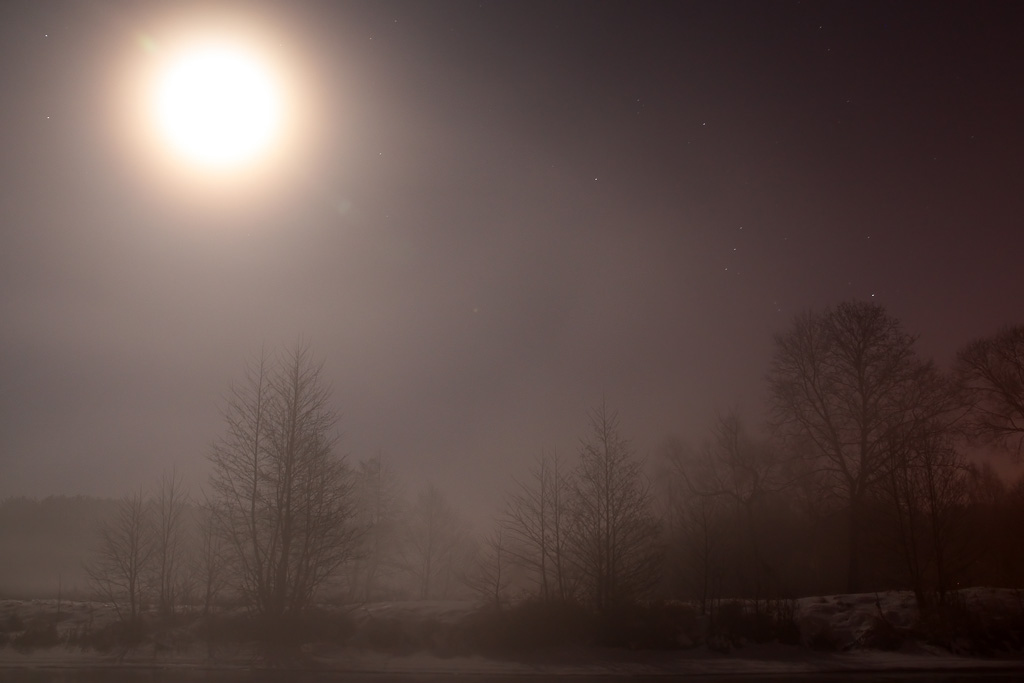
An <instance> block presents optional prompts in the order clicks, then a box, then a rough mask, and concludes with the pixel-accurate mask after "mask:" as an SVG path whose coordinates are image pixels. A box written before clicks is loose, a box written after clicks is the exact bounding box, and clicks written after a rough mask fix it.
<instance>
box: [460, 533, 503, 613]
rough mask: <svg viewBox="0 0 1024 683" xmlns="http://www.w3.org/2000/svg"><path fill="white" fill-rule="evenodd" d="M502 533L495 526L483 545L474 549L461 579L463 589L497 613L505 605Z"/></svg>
mask: <svg viewBox="0 0 1024 683" xmlns="http://www.w3.org/2000/svg"><path fill="white" fill-rule="evenodd" d="M506 536H507V534H506V531H505V529H504V527H503V526H502V525H501V524H498V525H496V526H495V528H494V530H493V531H492V532H491V534H490V536H488V537H487V538H486V539H485V540H484V542H483V544H482V545H481V546H480V547H478V548H477V549H476V552H475V553H473V555H472V560H471V561H470V562H469V565H468V567H467V568H466V569H465V570H463V571H462V572H461V573H462V578H463V581H464V582H465V584H466V586H468V587H469V589H470V590H471V591H472V592H473V593H474V594H475V595H476V596H477V597H478V598H479V599H480V600H481V602H483V603H484V604H489V605H491V606H493V607H494V608H495V609H499V608H500V607H501V606H502V605H503V604H504V603H505V602H507V601H508V587H509V583H510V580H511V576H510V575H509V555H508V548H507V541H506Z"/></svg>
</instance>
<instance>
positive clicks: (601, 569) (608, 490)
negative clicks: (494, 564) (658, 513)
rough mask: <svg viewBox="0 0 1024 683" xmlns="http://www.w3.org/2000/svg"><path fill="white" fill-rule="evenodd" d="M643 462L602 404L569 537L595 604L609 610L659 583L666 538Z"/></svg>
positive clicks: (576, 484)
mask: <svg viewBox="0 0 1024 683" xmlns="http://www.w3.org/2000/svg"><path fill="white" fill-rule="evenodd" d="M642 467H643V464H642V462H641V461H639V460H638V459H637V458H636V457H634V454H633V451H632V449H631V448H630V446H629V443H628V442H627V441H626V440H625V439H624V438H623V437H622V435H621V434H620V432H619V421H618V416H617V415H616V414H615V413H614V412H610V411H609V410H608V409H607V407H606V406H605V405H604V404H603V403H602V405H601V407H599V408H597V409H596V410H594V411H592V412H591V413H590V434H589V435H588V436H587V438H585V439H583V441H582V443H581V445H580V462H579V466H578V468H577V473H576V476H575V477H574V479H573V496H572V498H573V502H572V509H573V523H572V534H571V537H570V539H569V542H570V544H571V547H572V557H573V560H574V563H575V564H576V565H577V567H578V568H579V571H580V574H581V577H582V580H583V583H584V589H585V590H586V593H587V597H588V599H589V601H590V602H591V604H592V605H593V607H594V608H595V609H596V610H597V611H598V612H600V613H608V612H609V611H612V610H614V609H615V608H616V607H619V606H621V605H623V604H627V603H629V602H631V601H634V600H636V599H638V598H640V597H642V596H644V595H645V594H647V593H648V592H649V591H650V590H651V588H653V587H654V585H655V584H656V583H657V580H658V569H659V560H660V557H661V555H660V539H659V528H658V523H657V520H656V519H655V517H654V515H653V509H652V497H651V493H650V487H649V485H648V483H647V481H646V479H645V477H644V475H643V470H642Z"/></svg>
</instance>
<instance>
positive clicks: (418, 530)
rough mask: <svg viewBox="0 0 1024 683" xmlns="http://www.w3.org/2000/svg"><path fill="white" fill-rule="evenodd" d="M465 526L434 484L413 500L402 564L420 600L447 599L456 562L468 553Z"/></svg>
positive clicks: (456, 567) (452, 586)
mask: <svg viewBox="0 0 1024 683" xmlns="http://www.w3.org/2000/svg"><path fill="white" fill-rule="evenodd" d="M468 541H469V536H468V533H467V530H466V526H465V523H464V522H463V520H462V519H460V517H459V515H458V514H456V512H455V510H454V509H453V508H452V506H451V505H450V504H449V503H448V500H447V498H445V496H444V494H442V493H441V491H439V490H438V489H437V487H435V486H434V485H432V484H431V485H429V486H427V488H425V489H424V490H423V491H421V492H420V494H419V495H418V496H417V497H416V502H415V504H414V505H413V507H412V509H411V510H410V511H409V516H408V521H407V524H406V526H405V539H404V543H403V550H402V553H403V562H402V564H403V565H404V567H405V569H406V572H407V573H408V575H409V577H410V579H411V580H412V582H413V589H414V593H415V595H416V596H417V597H418V598H419V599H420V600H433V599H441V598H447V597H450V595H451V592H452V589H453V588H454V585H453V584H454V583H455V582H454V581H453V578H455V576H456V573H457V571H458V567H459V563H460V562H461V561H463V560H465V558H466V556H467V554H468V552H467V551H468Z"/></svg>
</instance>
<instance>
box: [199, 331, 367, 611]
mask: <svg viewBox="0 0 1024 683" xmlns="http://www.w3.org/2000/svg"><path fill="white" fill-rule="evenodd" d="M225 421H226V423H227V434H226V435H225V436H224V437H223V438H222V439H221V440H220V441H219V442H218V443H217V444H216V445H215V447H214V449H213V452H212V454H211V456H210V462H211V464H212V466H213V472H212V474H211V476H210V500H211V503H212V505H211V510H212V511H213V513H214V522H215V523H216V528H217V530H218V532H219V533H220V534H221V536H222V538H223V539H224V541H225V545H226V546H227V548H228V550H229V557H230V561H231V566H232V568H233V570H234V574H233V575H234V577H235V581H236V583H237V587H238V589H239V590H240V592H241V594H242V596H243V597H244V598H245V600H246V602H247V603H248V604H249V605H250V607H251V608H252V609H254V610H255V611H257V612H259V613H260V614H263V615H267V616H270V617H279V616H282V615H288V614H296V613H300V612H302V611H303V610H305V609H307V608H308V607H309V606H310V605H311V604H312V601H313V597H314V596H315V595H316V593H317V591H318V589H320V588H321V587H323V585H324V584H325V582H327V581H328V580H330V579H332V578H334V577H336V576H337V574H338V571H339V569H340V568H341V567H342V565H344V564H345V563H346V562H347V561H348V560H349V559H351V557H352V555H353V553H354V551H355V550H356V549H357V547H358V542H359V530H358V528H357V527H356V526H355V524H354V523H353V514H354V500H353V477H352V474H351V472H350V470H349V468H348V466H347V464H346V463H345V460H344V459H343V458H342V457H339V456H338V455H336V454H335V452H334V447H335V440H336V437H335V436H334V434H333V430H334V428H335V425H336V423H337V413H336V412H335V411H334V410H333V409H332V408H331V407H330V392H329V391H328V389H327V387H326V386H324V384H323V381H322V364H320V363H317V362H314V360H313V358H312V354H311V352H310V350H309V347H308V346H307V345H305V344H298V345H296V346H295V347H294V348H292V349H291V350H290V351H288V352H287V353H286V354H285V355H283V356H281V357H280V358H278V359H276V360H271V359H269V358H268V357H267V356H266V355H263V356H261V357H260V358H259V359H258V360H257V361H256V362H255V363H253V364H251V365H250V366H248V367H247V369H246V375H245V379H244V381H243V382H242V383H241V384H240V385H237V386H235V387H233V388H232V391H231V395H230V399H229V401H228V405H227V408H226V410H225Z"/></svg>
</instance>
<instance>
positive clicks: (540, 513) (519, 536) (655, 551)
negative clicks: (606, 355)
mask: <svg viewBox="0 0 1024 683" xmlns="http://www.w3.org/2000/svg"><path fill="white" fill-rule="evenodd" d="M589 426H590V430H589V433H588V435H587V436H586V437H585V438H583V439H582V440H581V443H580V449H579V459H578V461H577V463H576V466H575V467H574V468H572V469H568V470H567V469H566V468H564V467H563V466H562V464H561V463H560V461H559V459H558V458H557V457H556V456H555V455H553V454H544V455H542V456H541V457H539V458H538V459H537V460H536V462H535V463H534V466H533V468H532V469H531V471H530V474H529V477H528V478H527V479H526V480H524V481H520V482H517V483H516V489H515V491H513V492H512V493H511V494H510V495H509V497H508V500H507V504H506V507H505V510H504V512H503V514H502V516H501V518H500V520H499V522H498V525H497V527H496V530H495V531H494V532H493V534H492V536H491V537H490V538H489V539H488V541H487V544H486V547H485V551H484V553H483V554H482V556H481V560H480V563H479V565H478V568H479V571H478V572H477V575H476V576H477V580H476V582H475V583H474V584H473V585H474V586H476V587H477V588H478V590H479V592H480V593H481V594H484V595H487V596H488V597H489V599H490V600H492V601H493V603H494V604H495V605H500V604H501V603H502V601H503V600H504V599H506V593H507V589H508V586H509V585H510V583H511V581H512V578H513V575H514V572H513V571H512V570H518V571H519V572H520V573H521V574H525V577H524V578H525V581H526V583H527V584H528V585H531V586H532V589H531V593H532V594H533V595H534V596H536V597H537V598H539V599H541V600H543V601H545V602H551V601H560V602H570V601H575V602H583V603H585V604H588V605H590V606H591V608H592V609H594V610H595V611H596V612H598V613H601V614H608V613H610V612H612V611H614V610H616V609H617V608H620V607H622V606H624V605H627V604H630V603H632V602H635V601H636V600H638V599H641V598H644V597H647V596H648V595H650V593H651V591H652V589H653V588H654V586H655V585H656V584H657V582H658V577H659V572H660V569H661V563H660V561H661V551H662V546H661V536H660V527H659V522H658V520H657V518H656V516H655V514H654V509H653V497H652V494H651V489H650V484H649V482H648V480H647V478H646V476H645V473H644V470H643V465H644V463H643V462H642V461H641V460H640V459H638V458H637V457H636V455H635V453H634V452H633V449H632V447H631V446H630V444H629V442H628V441H626V439H625V438H623V436H622V434H621V431H620V428H619V420H618V416H617V414H616V413H615V412H614V411H610V410H608V409H607V407H606V406H605V405H601V406H600V407H599V408H597V409H595V410H593V411H592V412H591V413H590V425H589Z"/></svg>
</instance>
